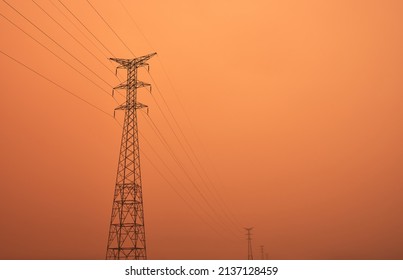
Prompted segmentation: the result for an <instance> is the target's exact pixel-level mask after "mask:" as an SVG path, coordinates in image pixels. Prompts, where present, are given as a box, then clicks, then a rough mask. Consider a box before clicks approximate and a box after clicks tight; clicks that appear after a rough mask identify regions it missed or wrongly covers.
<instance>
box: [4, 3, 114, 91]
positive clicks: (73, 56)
mask: <svg viewBox="0 0 403 280" xmlns="http://www.w3.org/2000/svg"><path fill="white" fill-rule="evenodd" d="M3 2H4V3H6V4H7V5H8V6H9V7H10V8H11V9H13V10H14V11H15V12H17V13H18V14H19V15H20V16H21V17H23V18H24V19H25V20H26V21H28V22H29V23H30V24H31V25H32V26H34V27H35V28H36V29H38V30H39V31H40V32H41V33H42V34H44V35H45V36H46V37H47V38H49V39H50V40H51V41H52V42H53V43H55V44H56V45H58V46H59V47H60V48H61V49H63V50H64V51H65V52H66V53H68V54H69V55H70V56H71V57H72V58H74V59H75V60H76V61H77V62H78V63H80V64H81V65H82V66H84V67H85V68H86V69H88V71H90V72H91V73H93V74H94V75H95V76H97V77H98V78H99V79H100V80H101V81H103V82H104V83H105V84H107V85H108V86H110V87H113V86H112V85H111V84H109V83H108V82H107V81H105V79H103V78H102V77H100V76H99V75H98V74H97V73H95V72H94V71H93V70H91V69H90V68H89V67H88V66H87V65H85V64H84V63H82V62H81V61H80V60H79V59H78V58H77V57H76V56H75V55H73V54H72V53H71V52H69V51H68V50H66V48H64V47H63V46H62V45H60V44H59V43H58V42H56V41H55V40H54V39H53V38H52V37H50V36H49V35H48V34H47V33H46V32H44V31H43V30H42V29H41V28H40V27H38V26H37V25H36V24H34V23H33V22H32V21H31V20H29V19H28V18H27V17H26V16H24V15H23V14H22V13H20V12H19V11H18V10H17V9H16V8H14V7H13V6H12V5H11V4H9V3H8V2H7V1H6V0H3Z"/></svg>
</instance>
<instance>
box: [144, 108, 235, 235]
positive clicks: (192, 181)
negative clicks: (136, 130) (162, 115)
mask: <svg viewBox="0 0 403 280" xmlns="http://www.w3.org/2000/svg"><path fill="white" fill-rule="evenodd" d="M146 120H149V124H151V128H152V129H153V130H154V132H155V133H156V135H157V136H158V137H159V139H160V141H161V142H162V143H163V144H164V146H165V147H166V148H167V150H168V152H169V154H170V155H171V157H172V158H173V159H174V161H175V162H176V164H177V165H178V166H179V167H180V168H181V169H182V171H183V172H184V174H185V176H186V177H187V178H188V180H189V182H190V183H191V185H192V186H193V187H194V188H195V189H196V191H197V192H198V193H199V195H200V197H201V198H202V199H203V201H204V202H205V203H206V205H207V206H208V207H209V208H210V210H211V211H212V212H213V213H214V214H215V215H216V217H215V218H216V219H219V220H221V221H223V220H222V217H221V215H219V213H218V212H217V210H216V209H215V208H214V207H213V206H212V205H211V203H210V202H209V200H208V199H207V198H206V196H205V195H204V194H203V192H202V191H201V190H200V188H199V187H198V185H197V184H196V183H195V181H194V180H193V179H192V177H191V176H190V175H189V173H188V172H187V171H186V169H185V168H184V166H183V164H182V163H181V162H180V161H179V159H178V158H177V157H176V155H175V153H174V152H173V150H172V148H171V147H170V146H169V144H168V142H167V140H166V139H165V137H164V136H163V134H162V133H161V131H160V130H159V129H158V127H157V126H156V124H155V122H154V121H153V120H152V119H151V118H150V117H149V116H148V115H147V118H146ZM217 222H219V221H218V220H217ZM221 225H222V226H224V224H221ZM232 233H233V234H234V235H235V236H237V237H238V235H237V234H235V233H234V232H232Z"/></svg>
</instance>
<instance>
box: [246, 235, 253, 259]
mask: <svg viewBox="0 0 403 280" xmlns="http://www.w3.org/2000/svg"><path fill="white" fill-rule="evenodd" d="M245 229H246V231H247V233H246V235H247V236H248V238H247V240H248V260H253V255H252V237H251V235H252V234H251V233H250V232H251V230H252V229H253V228H245Z"/></svg>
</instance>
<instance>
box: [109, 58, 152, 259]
mask: <svg viewBox="0 0 403 280" xmlns="http://www.w3.org/2000/svg"><path fill="white" fill-rule="evenodd" d="M154 55H156V53H152V54H149V55H145V56H141V57H138V58H134V59H121V58H111V60H113V61H115V62H117V63H119V66H118V67H117V68H116V71H117V70H118V69H125V70H126V71H127V80H126V81H125V82H122V83H121V84H120V85H118V86H117V87H115V88H114V90H115V89H116V90H118V89H126V102H125V103H124V104H122V105H120V106H118V107H117V108H116V109H115V110H124V111H125V116H124V123H123V132H122V141H121V145H120V153H119V163H118V171H117V176H116V185H115V193H114V197H113V204H112V215H111V221H110V226H109V237H108V246H107V250H106V259H114V260H119V259H127V260H133V259H134V260H145V259H147V252H146V235H145V227H144V208H143V194H142V186H141V170H140V150H139V140H138V126H137V109H141V108H144V107H147V106H146V105H143V104H141V103H138V102H137V89H138V88H140V87H145V86H150V84H147V83H144V82H141V81H139V80H137V70H138V68H139V67H143V66H147V67H148V63H147V61H148V60H149V59H150V58H151V57H153V56H154Z"/></svg>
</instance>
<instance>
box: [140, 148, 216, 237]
mask: <svg viewBox="0 0 403 280" xmlns="http://www.w3.org/2000/svg"><path fill="white" fill-rule="evenodd" d="M140 153H141V154H142V156H143V157H145V159H146V160H147V161H148V162H149V163H150V164H151V166H152V167H153V168H154V169H155V170H156V171H157V172H158V174H159V175H160V176H161V178H162V179H164V181H165V182H166V183H167V184H168V186H170V187H171V189H172V190H173V191H174V192H175V193H176V194H177V195H178V196H179V197H180V199H182V200H183V201H184V202H185V204H186V205H187V206H188V207H189V208H190V210H192V212H193V213H194V214H195V215H196V216H197V217H198V218H199V219H200V220H201V221H202V222H203V223H205V224H206V225H207V226H208V227H210V228H211V229H212V230H213V231H214V232H215V233H217V234H218V235H220V236H221V237H223V236H222V234H221V233H220V232H219V231H218V230H217V229H216V228H215V227H214V226H212V225H211V224H210V223H208V222H207V221H206V220H205V219H204V218H203V217H202V216H201V215H200V214H199V213H198V212H197V211H196V210H195V209H194V208H193V207H192V205H191V204H190V203H189V202H188V201H187V200H186V199H185V198H184V197H183V196H182V195H181V194H180V193H179V192H178V190H176V188H175V187H174V186H173V184H172V183H171V182H169V180H168V179H167V178H166V177H165V176H164V174H162V172H161V171H160V170H159V169H158V168H157V166H156V165H155V164H154V163H153V162H152V161H151V160H150V158H149V157H148V156H147V155H146V154H145V153H144V151H143V150H140Z"/></svg>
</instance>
